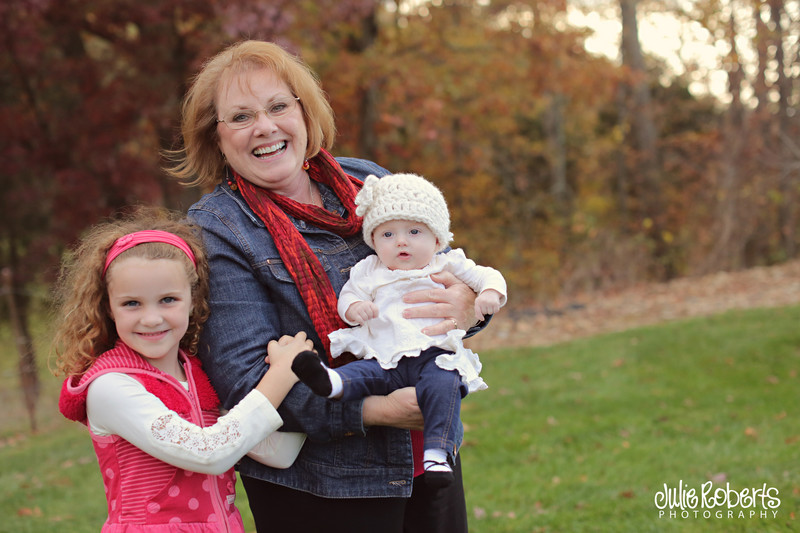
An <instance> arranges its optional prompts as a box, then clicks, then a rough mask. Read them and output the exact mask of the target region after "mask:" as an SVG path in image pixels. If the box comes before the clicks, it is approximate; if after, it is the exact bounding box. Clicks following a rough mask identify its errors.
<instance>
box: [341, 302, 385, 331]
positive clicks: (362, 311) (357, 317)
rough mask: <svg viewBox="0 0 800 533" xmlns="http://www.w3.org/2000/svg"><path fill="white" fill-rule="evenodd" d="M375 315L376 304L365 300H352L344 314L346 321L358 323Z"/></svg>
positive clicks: (376, 313) (376, 311)
mask: <svg viewBox="0 0 800 533" xmlns="http://www.w3.org/2000/svg"><path fill="white" fill-rule="evenodd" d="M376 316H378V306H377V305H375V304H374V303H372V302H370V301H366V300H362V301H359V302H353V303H352V304H350V307H348V308H347V312H345V314H344V317H345V318H346V319H347V321H348V322H350V323H352V324H359V325H361V324H363V323H364V322H366V321H367V320H371V319H373V318H375V317H376Z"/></svg>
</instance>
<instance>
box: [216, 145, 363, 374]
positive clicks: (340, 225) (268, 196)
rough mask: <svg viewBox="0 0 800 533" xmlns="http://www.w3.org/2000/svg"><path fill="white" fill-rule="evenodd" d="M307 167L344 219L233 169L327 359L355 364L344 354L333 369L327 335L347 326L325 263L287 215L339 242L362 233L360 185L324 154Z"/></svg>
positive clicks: (339, 364) (238, 184) (243, 194)
mask: <svg viewBox="0 0 800 533" xmlns="http://www.w3.org/2000/svg"><path fill="white" fill-rule="evenodd" d="M308 163H309V169H308V175H309V176H310V177H311V179H312V180H314V181H317V182H320V183H324V184H325V185H328V186H329V187H331V188H332V189H333V191H334V192H335V193H336V196H338V197H339V200H340V201H341V202H342V205H343V206H344V208H345V210H346V214H345V218H342V217H340V216H339V215H336V214H334V213H331V212H330V211H328V210H326V209H323V208H321V207H317V206H315V205H308V204H302V203H300V202H295V201H294V200H292V199H290V198H287V197H286V196H282V195H280V194H277V193H274V192H272V191H270V190H269V189H264V188H262V187H258V186H256V185H254V184H252V183H250V182H249V181H247V180H246V179H244V178H242V177H241V176H240V175H239V174H237V173H236V171H233V169H231V170H232V171H233V176H234V178H235V179H236V185H237V186H238V188H239V190H240V191H242V196H243V197H244V199H245V201H246V202H247V205H249V206H250V208H251V209H252V210H253V211H254V212H255V214H256V215H258V217H259V218H260V219H261V221H262V222H263V223H264V225H265V226H266V227H267V231H269V233H270V235H271V236H272V240H273V241H274V242H275V246H277V248H278V253H279V254H280V256H281V260H283V263H284V265H285V266H286V269H287V270H288V271H289V273H290V274H291V276H292V279H293V280H294V283H295V286H297V290H298V291H300V295H301V296H302V298H303V302H304V303H305V304H306V309H308V313H309V315H310V316H311V322H312V323H313V324H314V329H315V330H316V332H317V335H319V338H320V340H321V341H322V344H323V346H324V348H325V352H326V353H327V354H328V361H329V363H330V365H331V366H332V367H333V366H341V365H342V364H345V363H347V362H349V361H350V360H351V359H350V358H347V357H344V356H345V355H347V354H342V355H343V357H338V358H337V359H336V364H334V361H333V359H332V358H331V356H330V340H329V339H328V334H329V333H331V332H333V331H336V330H337V329H341V328H346V327H348V325H347V324H346V323H345V322H344V321H343V320H342V319H341V318H340V317H339V313H338V312H337V310H336V301H337V300H336V293H335V291H334V290H333V285H331V281H330V279H328V276H327V274H325V269H324V268H323V267H322V263H320V261H319V259H318V258H317V256H316V255H315V254H314V252H313V251H312V250H311V247H310V246H309V245H308V243H307V242H306V240H305V239H304V238H303V236H302V235H301V234H300V232H299V231H297V228H295V227H294V224H293V223H292V221H291V220H290V219H289V216H288V215H291V216H293V217H295V218H297V219H300V220H304V221H306V222H307V223H309V224H312V225H314V226H316V227H318V228H320V229H324V230H327V231H331V232H333V233H335V234H337V235H339V236H340V237H350V236H352V235H355V234H356V233H358V232H359V231H361V221H362V220H361V217H359V216H357V215H356V205H355V197H356V193H358V191H359V189H360V188H361V182H360V181H359V180H357V179H356V178H354V177H352V176H348V175H347V174H345V172H344V170H342V167H341V166H339V163H337V162H336V160H335V159H334V158H333V156H331V155H330V154H329V153H328V152H326V151H325V150H321V151H320V153H319V154H318V155H317V156H316V157H314V158H312V159H310V160H309V161H308Z"/></svg>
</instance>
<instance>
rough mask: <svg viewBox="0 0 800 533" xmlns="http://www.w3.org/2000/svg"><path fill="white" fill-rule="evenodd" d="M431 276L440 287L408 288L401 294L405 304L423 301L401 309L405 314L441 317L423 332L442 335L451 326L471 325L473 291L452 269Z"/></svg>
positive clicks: (455, 327)
mask: <svg viewBox="0 0 800 533" xmlns="http://www.w3.org/2000/svg"><path fill="white" fill-rule="evenodd" d="M431 279H432V280H433V281H435V282H437V283H441V284H443V285H444V287H445V288H444V289H424V290H419V291H412V292H409V293H408V294H406V295H405V296H403V301H404V302H405V303H407V304H413V303H425V302H427V303H428V304H429V305H421V306H418V307H409V308H408V309H406V310H405V311H403V316H404V317H405V318H441V319H442V321H441V322H439V323H438V324H434V325H432V326H428V327H426V328H423V329H422V333H424V334H425V335H444V334H445V333H447V332H448V331H450V330H453V329H463V330H468V329H469V328H471V327H472V326H473V325H475V322H476V321H475V298H476V297H477V295H476V294H475V291H473V290H472V289H470V288H469V287H468V286H467V284H466V283H464V282H463V281H461V280H460V279H458V278H457V277H456V276H455V275H454V274H453V273H452V272H440V273H439V274H435V275H432V276H431Z"/></svg>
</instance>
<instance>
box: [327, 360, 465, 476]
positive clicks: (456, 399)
mask: <svg viewBox="0 0 800 533" xmlns="http://www.w3.org/2000/svg"><path fill="white" fill-rule="evenodd" d="M443 353H452V352H447V351H445V350H442V349H441V348H429V349H427V350H425V351H423V352H422V353H421V354H420V355H419V356H418V357H403V358H402V359H400V361H398V363H397V368H392V369H390V370H385V369H383V368H382V367H381V365H380V363H378V362H377V361H376V360H375V359H361V360H359V361H353V362H352V363H349V364H347V365H344V366H341V367H339V368H337V369H336V372H337V373H338V374H339V375H340V376H341V377H342V398H341V399H342V400H355V399H358V398H363V397H365V396H371V395H384V394H389V393H390V392H392V391H394V390H397V389H402V388H403V387H416V389H417V402H418V403H419V407H420V410H422V416H423V418H424V419H425V430H424V431H423V437H424V440H425V449H426V450H428V449H431V448H439V449H442V450H445V451H446V452H447V454H448V456H449V457H450V458H451V460H452V459H453V457H454V456H455V453H456V452H457V451H458V450H457V449H456V446H457V444H456V441H455V439H456V428H457V424H459V423H460V420H459V416H460V414H461V398H463V397H464V396H466V395H467V387H466V386H465V385H464V384H463V383H462V382H461V376H460V375H459V373H458V370H444V369H443V368H439V367H438V366H436V357H437V356H438V355H440V354H443Z"/></svg>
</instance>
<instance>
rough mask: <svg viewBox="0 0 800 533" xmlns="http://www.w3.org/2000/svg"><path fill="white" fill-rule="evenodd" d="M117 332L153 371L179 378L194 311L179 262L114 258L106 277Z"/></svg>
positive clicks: (182, 268)
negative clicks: (180, 350) (181, 350)
mask: <svg viewBox="0 0 800 533" xmlns="http://www.w3.org/2000/svg"><path fill="white" fill-rule="evenodd" d="M106 276H107V278H106V279H107V280H108V301H109V304H110V307H111V318H112V319H113V320H114V323H115V324H116V327H117V334H118V335H119V338H120V339H122V341H123V342H124V343H125V344H127V345H128V346H129V347H130V348H132V349H133V350H135V351H136V352H138V353H139V354H140V355H141V356H142V357H144V358H145V360H147V361H148V362H149V363H150V364H152V365H153V366H154V367H156V368H157V369H159V370H161V371H162V372H166V373H167V374H170V375H172V376H173V377H176V378H178V379H183V373H182V371H181V369H180V365H179V364H178V347H179V345H180V342H181V339H182V338H183V335H184V334H185V333H186V329H187V328H188V327H189V315H190V314H191V312H192V289H191V286H190V284H189V280H188V278H187V276H186V272H185V270H184V265H183V262H182V261H179V260H177V259H145V258H142V257H127V258H118V259H116V260H114V262H113V263H111V266H110V267H109V269H108V272H107V274H106Z"/></svg>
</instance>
